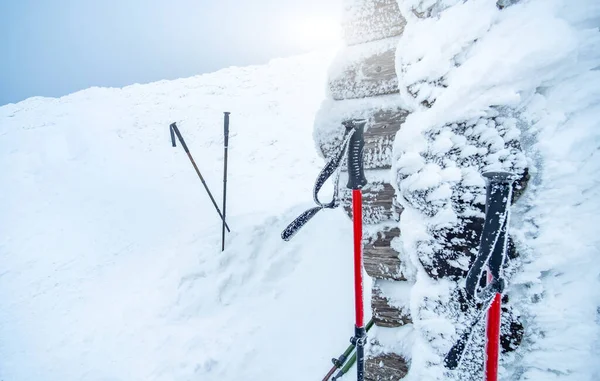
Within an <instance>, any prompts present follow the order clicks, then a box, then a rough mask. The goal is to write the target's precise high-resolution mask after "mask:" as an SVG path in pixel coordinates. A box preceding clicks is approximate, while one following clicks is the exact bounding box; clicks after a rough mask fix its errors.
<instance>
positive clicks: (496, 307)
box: [444, 172, 515, 381]
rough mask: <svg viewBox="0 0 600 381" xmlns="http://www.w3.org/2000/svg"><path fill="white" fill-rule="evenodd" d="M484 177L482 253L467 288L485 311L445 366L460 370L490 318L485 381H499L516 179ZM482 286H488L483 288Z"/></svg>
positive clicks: (501, 174)
mask: <svg viewBox="0 0 600 381" xmlns="http://www.w3.org/2000/svg"><path fill="white" fill-rule="evenodd" d="M483 177H485V178H486V179H487V180H488V183H487V194H486V202H485V222H484V224H483V230H482V232H481V243H480V245H479V252H478V254H477V257H476V258H475V261H474V262H473V265H472V266H471V268H470V269H469V272H468V274H467V278H466V285H465V291H466V294H467V298H468V300H469V301H470V302H471V303H472V304H476V303H481V304H482V308H481V309H480V310H478V311H477V313H476V314H475V319H474V321H473V322H472V323H471V325H470V326H469V327H468V328H467V330H466V331H465V332H464V333H463V335H462V336H461V337H460V339H459V340H458V341H457V342H456V343H455V344H454V346H453V347H452V348H451V349H450V351H449V352H448V354H447V355H446V358H445V359H444V363H445V365H446V367H448V368H449V369H455V368H456V367H458V365H459V364H460V361H461V358H462V356H463V354H464V352H465V349H466V346H467V344H468V343H469V342H470V341H471V336H472V334H473V331H474V328H475V326H476V325H477V323H478V322H479V321H481V319H482V318H483V316H484V315H486V314H487V317H488V319H487V326H486V348H485V349H486V350H485V354H486V356H485V365H484V370H485V380H486V381H496V380H497V377H498V357H499V352H500V318H501V316H500V314H501V303H502V302H501V300H502V293H503V292H504V287H505V284H504V279H502V276H501V275H502V274H501V271H502V266H503V265H504V262H505V261H506V255H507V254H506V251H507V244H508V224H509V217H510V211H509V208H510V202H511V198H512V183H513V182H514V180H515V176H514V175H513V174H511V173H508V172H487V173H484V174H483ZM486 273H487V274H486ZM481 284H485V286H484V287H480V286H481Z"/></svg>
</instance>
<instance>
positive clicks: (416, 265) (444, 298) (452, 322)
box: [394, 0, 600, 380]
mask: <svg viewBox="0 0 600 381" xmlns="http://www.w3.org/2000/svg"><path fill="white" fill-rule="evenodd" d="M504 3H507V4H508V3H511V2H504ZM399 5H400V7H401V9H402V11H403V14H404V15H405V16H406V17H407V20H408V23H407V26H406V29H405V32H404V34H403V36H402V37H401V39H400V42H399V45H398V49H397V51H396V65H397V67H396V69H397V73H398V76H399V86H400V95H401V98H402V103H403V104H404V105H405V106H407V107H408V108H409V109H412V110H414V112H413V113H412V114H411V115H409V117H408V118H407V120H406V123H405V124H404V125H403V126H402V129H401V130H400V131H399V133H398V134H397V136H396V141H395V142H396V144H395V148H394V154H395V157H396V160H395V163H394V171H395V173H396V174H397V183H398V191H399V197H398V198H399V202H400V203H401V204H402V205H403V207H404V208H405V211H404V212H403V214H402V216H401V222H400V229H401V231H402V235H403V236H402V244H403V245H402V246H403V247H402V249H403V253H401V255H403V257H404V256H407V257H408V258H409V259H410V263H411V265H412V274H413V277H412V280H413V281H414V282H415V286H414V287H413V289H412V292H411V304H410V305H411V313H412V316H413V319H414V326H413V329H414V330H415V334H414V335H413V336H412V338H411V340H414V343H413V345H412V353H411V354H410V357H411V360H412V364H411V369H410V373H409V376H408V377H407V380H443V379H448V378H450V379H460V380H467V379H480V378H481V374H480V369H481V368H480V367H479V366H478V365H476V366H473V367H469V366H466V367H463V368H461V369H459V370H458V371H457V372H453V373H449V372H446V371H445V370H444V367H443V366H442V359H443V356H444V355H445V354H446V352H447V351H448V349H449V348H450V346H451V345H452V343H453V340H454V339H456V337H457V335H456V332H457V331H460V330H461V329H463V328H462V327H463V324H462V323H463V322H459V321H460V318H459V316H460V314H457V311H456V307H455V306H454V307H453V306H452V305H451V303H450V301H451V299H452V293H453V290H454V289H455V288H456V287H457V286H458V285H457V284H456V283H455V282H452V281H448V280H439V281H435V280H433V279H432V278H430V277H429V276H428V275H427V271H426V267H427V265H428V264H432V263H433V262H432V258H434V257H433V256H434V254H435V253H437V252H439V251H440V243H439V242H438V240H439V234H441V232H443V231H444V229H450V228H452V227H453V226H459V225H458V220H457V217H459V218H460V217H468V216H469V215H476V214H477V208H473V209H471V210H469V208H467V209H466V210H465V209H460V208H458V209H457V205H460V204H464V202H467V203H471V205H473V206H477V205H480V206H481V205H482V203H483V197H482V196H483V190H484V182H483V181H482V179H481V177H480V176H479V173H481V172H483V171H486V170H492V169H494V170H497V169H504V170H510V171H514V172H517V173H519V172H522V171H523V169H524V168H525V167H528V168H529V171H530V174H531V176H532V177H531V180H530V182H529V186H528V188H527V190H526V193H525V194H526V195H527V196H526V197H524V198H522V199H521V200H520V201H519V202H518V203H517V205H516V206H515V210H514V212H515V213H514V214H513V219H512V221H513V226H512V229H511V234H512V235H513V237H514V238H515V240H516V242H517V246H518V247H517V249H518V251H519V253H520V254H521V259H520V260H519V263H517V264H515V266H516V274H517V275H515V276H513V277H512V278H511V279H510V280H509V283H510V288H509V290H508V294H509V296H510V297H511V300H512V302H511V304H512V305H513V308H514V309H515V312H516V313H520V314H521V316H522V319H523V324H524V325H525V327H526V334H525V340H524V342H523V344H522V345H521V347H520V348H519V349H518V350H517V352H516V353H514V354H509V355H506V356H503V358H502V362H501V368H502V369H501V378H502V379H507V380H508V379H510V380H519V379H520V380H538V379H542V378H543V379H561V380H592V379H597V378H598V377H599V375H598V369H599V368H598V361H597V359H598V355H599V352H598V343H599V342H600V329H599V325H598V323H599V317H598V316H599V313H598V306H600V294H599V292H598V289H599V288H598V286H599V285H598V281H599V280H600V265H599V264H598V262H597V261H594V259H595V257H597V256H598V255H599V254H600V253H599V250H600V249H599V247H600V242H599V241H598V234H597V232H595V231H597V223H598V217H597V216H598V208H599V206H600V202H599V201H598V198H597V197H594V196H596V195H597V194H598V192H599V190H600V187H599V185H598V182H597V180H596V179H597V178H598V176H599V175H600V160H599V158H598V149H599V147H600V139H599V135H598V131H599V130H600V122H599V120H600V119H599V117H600V108H599V105H600V93H599V90H598V89H599V88H600V33H599V30H598V27H599V25H600V4H598V2H597V1H591V0H579V1H561V0H553V1H547V0H530V1H522V2H518V3H517V4H514V5H510V6H508V7H507V8H505V9H503V10H500V9H498V7H497V6H496V4H495V2H493V1H487V0H471V1H468V2H463V1H456V0H443V1H433V0H432V1H422V0H406V1H399ZM449 171H450V172H449ZM458 200H460V202H458ZM463 259H464V258H463ZM461 261H462V262H461ZM463 262H464V261H463V260H461V258H457V261H455V265H456V267H457V268H460V267H461V263H463ZM463 264H464V263H463ZM424 266H425V268H424ZM513 272H515V267H513V268H511V269H510V273H507V275H509V276H510V275H512V273H513ZM408 273H410V271H408ZM480 344H481V343H479V342H476V343H474V344H473V345H474V346H477V345H480ZM480 355H481V354H479V356H480ZM475 356H477V354H475Z"/></svg>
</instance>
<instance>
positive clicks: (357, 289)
mask: <svg viewBox="0 0 600 381" xmlns="http://www.w3.org/2000/svg"><path fill="white" fill-rule="evenodd" d="M352 220H353V225H354V297H355V299H354V305H355V312H356V328H355V336H354V337H355V339H356V341H357V342H356V376H357V377H356V379H357V380H358V381H362V380H364V376H365V369H364V345H365V343H364V340H365V336H366V333H365V328H364V326H365V322H364V316H365V310H364V304H363V277H362V262H363V261H362V192H361V190H360V189H353V190H352Z"/></svg>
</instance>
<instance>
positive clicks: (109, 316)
mask: <svg viewBox="0 0 600 381" xmlns="http://www.w3.org/2000/svg"><path fill="white" fill-rule="evenodd" d="M330 61H331V55H330V54H311V55H307V56H302V57H298V58H293V59H285V60H275V61H273V62H271V63H270V64H269V65H266V66H258V67H244V68H230V69H225V70H222V71H219V72H217V73H214V74H208V75H202V76H197V77H193V78H188V79H181V80H176V81H162V82H157V83H152V84H148V85H133V86H128V87H125V88H123V89H104V88H92V89H88V90H85V91H81V92H78V93H75V94H72V95H69V96H66V97H62V98H59V99H49V98H31V99H28V100H26V101H24V102H21V103H18V104H11V105H7V106H3V107H0V165H1V167H2V171H1V173H0V179H1V184H2V187H1V191H0V194H1V197H0V261H1V262H0V263H1V267H0V268H1V269H0V300H1V303H2V308H1V309H0V379H1V380H6V381H31V380H44V381H54V380H61V381H64V380H93V381H96V380H97V381H100V380H103V381H106V380H165V381H166V380H168V381H173V380H215V381H216V380H244V379H246V380H258V379H262V380H282V379H288V380H305V379H319V378H320V377H322V376H323V374H324V372H325V371H326V370H327V369H328V367H329V365H330V358H331V357H332V356H334V355H338V354H339V353H341V351H343V349H344V348H345V346H346V345H347V343H348V338H349V337H350V336H351V335H352V334H353V324H354V323H353V317H354V314H353V302H354V295H353V279H352V274H353V272H352V259H351V255H352V254H351V253H352V238H351V237H352V232H351V223H350V221H349V220H348V218H347V217H346V216H345V214H344V212H343V211H342V210H341V209H338V210H335V211H324V212H322V213H319V215H318V216H316V217H315V218H314V219H313V221H311V222H310V223H309V224H307V225H306V227H304V228H303V230H302V231H301V232H299V233H298V235H297V236H296V237H294V239H293V240H292V241H291V242H289V243H286V242H283V241H282V240H281V238H280V233H281V231H282V230H283V228H284V227H285V226H286V225H287V224H288V223H289V222H290V221H291V220H292V219H293V218H295V217H296V216H297V215H298V214H299V213H300V212H301V211H303V210H304V209H306V208H307V207H308V206H312V199H311V198H312V186H313V182H314V179H315V177H316V175H317V174H318V172H319V170H320V169H321V166H322V165H323V161H322V159H320V158H319V157H318V156H317V155H316V153H315V150H314V148H313V144H314V143H313V140H312V135H311V131H312V126H313V118H314V115H315V112H316V111H317V108H318V107H319V105H320V103H321V101H322V99H323V98H324V96H325V91H324V88H325V86H324V83H325V81H326V71H327V67H328V65H329V63H330ZM223 111H230V112H231V113H232V114H231V135H230V141H229V178H228V208H227V211H228V213H227V215H228V223H229V226H230V227H231V229H232V233H231V234H229V235H228V236H227V242H226V247H227V248H226V250H225V252H223V253H221V252H220V245H221V244H220V235H221V225H220V220H219V217H218V215H217V213H216V212H215V210H214V208H213V205H212V203H211V202H210V200H209V198H208V196H207V195H206V193H205V190H204V188H203V187H202V185H201V183H200V181H199V179H198V177H197V176H196V174H195V173H194V171H193V169H192V166H191V164H190V162H189V160H188V158H187V156H186V155H185V153H184V151H183V149H182V148H181V147H180V146H179V145H178V146H177V147H176V148H172V147H171V142H170V137H169V124H170V123H172V122H174V121H175V122H177V123H178V126H179V128H180V129H181V132H182V134H183V136H184V138H185V139H186V142H187V144H188V146H189V148H190V150H191V153H192V155H193V156H194V159H195V161H196V163H197V164H198V166H199V168H200V171H201V172H202V174H203V176H204V177H205V179H206V182H207V184H208V186H209V187H210V189H211V191H212V192H213V194H214V196H215V198H216V199H217V200H218V203H219V204H221V202H220V200H221V189H222V167H223V127H222V126H223V121H222V120H223V119H222V118H223V114H222V112H223ZM332 275H333V276H332ZM365 287H366V290H367V291H368V290H369V285H368V284H366V286H365Z"/></svg>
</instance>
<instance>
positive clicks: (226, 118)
mask: <svg viewBox="0 0 600 381" xmlns="http://www.w3.org/2000/svg"><path fill="white" fill-rule="evenodd" d="M229 114H230V112H227V111H226V112H224V113H223V115H224V122H223V123H224V125H223V127H224V132H225V140H223V145H224V147H225V148H224V149H225V151H224V152H223V229H222V231H221V237H222V238H221V251H224V250H225V217H226V216H227V148H228V146H229Z"/></svg>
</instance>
